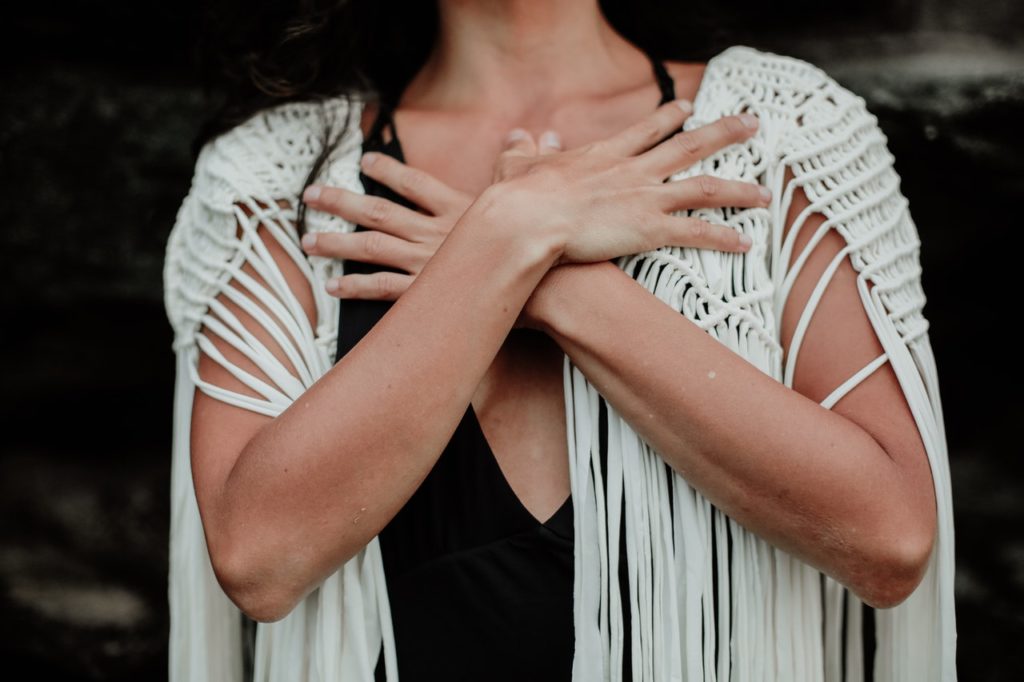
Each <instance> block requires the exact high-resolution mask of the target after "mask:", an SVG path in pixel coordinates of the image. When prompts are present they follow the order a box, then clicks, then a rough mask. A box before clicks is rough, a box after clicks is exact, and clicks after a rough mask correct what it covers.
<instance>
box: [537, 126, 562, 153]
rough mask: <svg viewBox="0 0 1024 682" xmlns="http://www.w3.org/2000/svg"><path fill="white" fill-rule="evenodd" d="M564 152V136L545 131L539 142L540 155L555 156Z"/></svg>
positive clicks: (538, 151) (552, 131)
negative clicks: (556, 153)
mask: <svg viewBox="0 0 1024 682" xmlns="http://www.w3.org/2000/svg"><path fill="white" fill-rule="evenodd" d="M560 151H562V136H561V135H559V134H558V133H557V132H556V131H554V130H545V131H544V132H543V133H541V136H540V139H539V140H538V141H537V153H538V154H542V155H543V154H554V153H555V152H560Z"/></svg>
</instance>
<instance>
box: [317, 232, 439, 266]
mask: <svg viewBox="0 0 1024 682" xmlns="http://www.w3.org/2000/svg"><path fill="white" fill-rule="evenodd" d="M302 248H303V250H305V251H306V253H308V254H310V255H313V256H324V257H326V258H337V259H339V260H357V261H360V262H362V263H376V264H377V265H389V266H391V267H394V268H399V269H402V270H406V271H408V272H418V271H419V268H420V266H421V265H422V263H424V262H426V258H424V255H423V253H422V247H421V246H420V245H418V244H414V243H412V242H409V241H406V240H405V239H401V238H399V237H395V236H392V235H390V234H385V233H384V232H378V231H377V230H365V231H359V232H320V233H314V232H307V233H306V234H304V235H303V236H302Z"/></svg>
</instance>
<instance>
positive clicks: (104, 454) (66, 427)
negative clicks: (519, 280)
mask: <svg viewBox="0 0 1024 682" xmlns="http://www.w3.org/2000/svg"><path fill="white" fill-rule="evenodd" d="M679 1H680V2H681V1H682V0H679ZM200 4H201V3H198V2H194V1H193V0H188V1H186V2H177V3H159V4H150V3H136V2H128V1H126V0H108V1H107V2H86V1H85V0H58V1H57V2H53V3H43V4H38V5H37V4H35V3H26V2H20V3H17V4H16V6H15V7H9V8H7V9H6V11H5V12H4V22H3V24H4V29H5V31H4V34H5V35H4V40H3V45H2V47H0V54H2V55H3V57H4V58H3V60H2V66H0V78H2V80H0V87H2V91H0V92H2V99H0V102H2V104H0V187H2V194H0V197H2V198H0V225H2V226H3V229H2V231H0V271H2V272H3V273H4V277H5V284H4V286H3V287H0V319H2V320H3V324H2V327H0V350H2V355H0V356H2V357H5V358H7V361H5V362H6V363H7V370H6V372H7V374H6V375H5V377H4V382H3V388H2V390H0V413H2V414H3V417H4V418H3V422H4V423H6V424H7V426H6V427H5V433H6V434H7V436H6V439H5V443H4V445H3V447H2V448H0V613H2V614H3V616H2V617H0V660H3V661H4V663H5V665H4V668H5V670H8V671H11V670H18V669H19V668H21V669H23V670H27V671H32V672H31V673H30V674H29V673H26V674H25V677H24V679H28V678H29V677H31V678H32V679H64V680H160V679H163V678H165V677H166V672H165V671H166V655H167V648H166V636H167V599H166V580H167V568H166V564H167V528H168V523H169V520H168V506H169V500H168V489H169V451H170V429H171V397H172V385H173V355H172V352H171V331H170V328H169V326H168V324H167V321H166V318H165V316H164V310H163V304H162V299H161V263H162V258H163V249H164V243H165V240H166V238H167V234H168V231H169V230H170V228H171V225H172V223H173V221H174V216H175V212H176V210H177V208H178V205H179V203H180V202H181V199H182V198H183V197H184V195H185V193H186V191H187V189H188V184H189V180H190V177H191V171H192V164H193V159H192V157H191V155H190V151H189V145H190V142H191V140H192V138H193V136H194V135H195V133H196V131H197V130H198V127H199V125H200V123H201V121H202V120H203V117H204V116H205V114H206V111H207V108H206V107H205V106H204V104H203V98H202V95H201V91H200V89H199V87H198V84H199V82H200V78H199V74H198V70H197V67H196V66H195V61H194V45H195V42H196V36H197V35H198V29H197V24H198V17H199V7H200ZM765 4H766V3H763V2H755V1H754V0H743V1H734V2H732V3H731V7H730V13H731V14H733V15H734V16H735V17H736V19H735V20H734V21H733V22H732V23H733V30H734V31H735V35H736V41H735V42H743V43H746V44H749V45H754V46H756V47H761V48H763V49H770V50H773V51H776V52H781V53H785V54H790V55H793V56H797V57H802V58H805V59H808V60H810V61H812V62H815V63H817V64H818V65H820V66H822V67H823V68H825V69H826V70H827V71H828V72H829V73H830V74H832V75H833V76H834V77H835V78H837V79H838V80H839V81H840V82H841V83H843V84H844V85H846V86H847V87H849V88H850V89H852V90H854V91H855V92H857V93H859V94H861V95H863V96H864V97H865V98H866V99H867V101H868V104H869V107H870V108H871V110H872V111H873V112H874V113H875V114H877V115H878V117H879V119H880V121H881V124H882V127H883V128H884V130H885V132H886V134H887V135H888V137H889V143H890V147H891V149H892V151H893V153H894V154H895V156H896V166H897V170H898V171H899V173H900V174H901V176H902V178H903V190H904V192H905V194H906V195H907V197H908V198H909V200H910V206H911V211H912V214H913V216H914V219H915V222H916V223H917V226H918V228H919V230H920V233H921V236H922V239H923V244H924V245H923V247H922V256H921V257H922V261H923V264H924V277H923V281H924V287H925V291H926V293H927V295H928V299H929V302H928V306H927V307H926V309H925V313H926V315H927V316H928V318H929V319H930V321H931V325H932V326H931V340H932V344H933V347H934V350H935V355H936V357H937V362H938V366H939V372H940V380H941V389H942V396H943V404H944V410H945V416H946V427H947V435H948V440H949V445H950V457H951V460H952V469H953V478H954V481H953V483H954V495H955V503H956V523H957V538H956V540H957V557H958V576H957V597H958V617H959V632H960V636H959V661H960V677H961V680H964V681H966V682H973V681H975V680H983V681H986V682H991V681H996V680H1014V681H1016V680H1020V679H1022V672H1024V476H1022V473H1024V463H1022V461H1021V460H1020V459H1019V454H1020V452H1021V449H1022V448H1021V446H1020V442H1021V436H1020V432H1019V431H1018V430H1017V429H1018V428H1020V425H1021V423H1022V422H1024V410H1022V407H1024V405H1022V403H1024V397H1022V395H1021V392H1020V391H1019V390H1016V389H1017V388H1018V387H1019V386H1020V385H1021V383H1020V381H1021V378H1022V377H1021V372H1020V371H1019V366H1018V362H1017V360H1016V357H1017V356H1016V352H1017V348H1016V345H1017V343H1018V342H1019V341H1018V337H1016V336H1015V335H1014V333H1013V331H1012V325H1013V324H1014V323H1015V322H1016V321H1017V319H1016V317H1015V314H1016V313H1017V312H1018V308H1019V301H1020V299H1021V294H1022V289H1021V286H1022V283H1021V281H1020V280H1018V279H1017V277H1018V276H1020V275H1021V274H1022V271H1024V266H1022V265H1021V264H1020V261H1016V260H1014V259H1015V258H1018V257H1019V256H1020V249H1021V245H1022V239H1021V230H1022V229H1024V218H1022V215H1024V214H1022V213H1021V199H1022V198H1024V161H1022V154H1024V143H1022V142H1021V132H1020V129H1021V127H1022V125H1024V3H1021V2H1019V0H973V1H972V0H894V1H892V2H884V1H883V0H849V1H847V2H844V3H837V4H834V5H833V4H830V3H820V2H810V1H809V0H775V1H774V2H772V3H767V4H768V5H769V7H768V8H767V9H765V8H764V5H765ZM5 678H6V679H13V678H12V677H9V676H7V675H5ZM19 679H21V678H19Z"/></svg>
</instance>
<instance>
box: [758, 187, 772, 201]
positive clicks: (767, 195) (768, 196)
mask: <svg viewBox="0 0 1024 682" xmlns="http://www.w3.org/2000/svg"><path fill="white" fill-rule="evenodd" d="M759 191H760V192H761V198H762V199H764V200H765V201H771V200H772V191H771V190H770V189H768V188H767V187H762V188H761V189H760V190H759Z"/></svg>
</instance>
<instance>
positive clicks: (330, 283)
mask: <svg viewBox="0 0 1024 682" xmlns="http://www.w3.org/2000/svg"><path fill="white" fill-rule="evenodd" d="M324 288H325V289H327V291H329V292H331V293H332V294H333V293H334V292H336V291H337V290H338V280H337V279H329V280H327V284H325V285H324Z"/></svg>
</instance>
